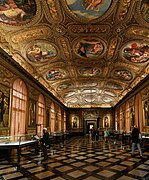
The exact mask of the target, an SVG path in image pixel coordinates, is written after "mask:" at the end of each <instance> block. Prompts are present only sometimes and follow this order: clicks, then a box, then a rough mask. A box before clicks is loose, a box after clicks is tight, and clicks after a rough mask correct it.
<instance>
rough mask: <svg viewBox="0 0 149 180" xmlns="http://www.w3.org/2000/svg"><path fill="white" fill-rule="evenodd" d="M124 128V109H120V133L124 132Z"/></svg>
mask: <svg viewBox="0 0 149 180" xmlns="http://www.w3.org/2000/svg"><path fill="white" fill-rule="evenodd" d="M122 127H123V111H122V107H120V127H119V128H120V131H122V130H123V129H122Z"/></svg>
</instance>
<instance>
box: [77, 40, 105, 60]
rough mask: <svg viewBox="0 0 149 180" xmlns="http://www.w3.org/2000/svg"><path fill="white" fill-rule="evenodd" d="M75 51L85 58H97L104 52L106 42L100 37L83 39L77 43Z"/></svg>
mask: <svg viewBox="0 0 149 180" xmlns="http://www.w3.org/2000/svg"><path fill="white" fill-rule="evenodd" d="M74 49H75V52H76V54H77V55H79V56H81V57H84V58H96V57H97V56H100V55H102V54H103V52H104V49H105V44H104V43H103V41H101V40H99V39H92V40H88V39H85V38H84V39H82V40H81V41H79V42H77V43H76V44H75V47H74Z"/></svg>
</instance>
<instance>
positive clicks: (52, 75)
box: [45, 68, 65, 81]
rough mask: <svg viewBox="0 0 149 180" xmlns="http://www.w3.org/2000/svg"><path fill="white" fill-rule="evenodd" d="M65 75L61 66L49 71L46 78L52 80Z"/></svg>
mask: <svg viewBox="0 0 149 180" xmlns="http://www.w3.org/2000/svg"><path fill="white" fill-rule="evenodd" d="M63 77H65V71H64V70H62V69H59V68H56V69H53V70H50V71H48V73H47V74H46V77H45V78H46V80H49V81H52V80H58V79H62V78H63Z"/></svg>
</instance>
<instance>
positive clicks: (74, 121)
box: [73, 117, 77, 128]
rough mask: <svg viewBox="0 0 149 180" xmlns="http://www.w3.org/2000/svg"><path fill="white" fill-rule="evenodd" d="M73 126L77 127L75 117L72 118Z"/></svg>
mask: <svg viewBox="0 0 149 180" xmlns="http://www.w3.org/2000/svg"><path fill="white" fill-rule="evenodd" d="M73 127H74V128H76V127H77V117H74V119H73Z"/></svg>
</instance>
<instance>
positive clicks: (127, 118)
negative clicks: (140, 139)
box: [125, 101, 130, 133]
mask: <svg viewBox="0 0 149 180" xmlns="http://www.w3.org/2000/svg"><path fill="white" fill-rule="evenodd" d="M125 128H126V132H127V133H129V132H130V107H129V103H128V101H127V102H126V125H125Z"/></svg>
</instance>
